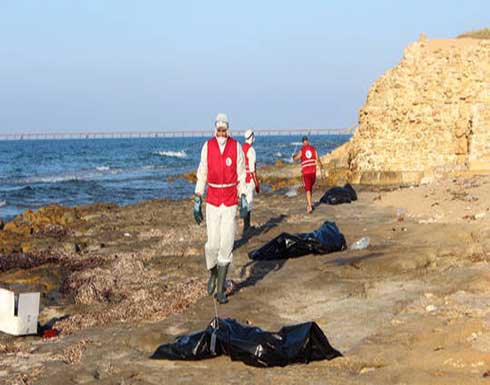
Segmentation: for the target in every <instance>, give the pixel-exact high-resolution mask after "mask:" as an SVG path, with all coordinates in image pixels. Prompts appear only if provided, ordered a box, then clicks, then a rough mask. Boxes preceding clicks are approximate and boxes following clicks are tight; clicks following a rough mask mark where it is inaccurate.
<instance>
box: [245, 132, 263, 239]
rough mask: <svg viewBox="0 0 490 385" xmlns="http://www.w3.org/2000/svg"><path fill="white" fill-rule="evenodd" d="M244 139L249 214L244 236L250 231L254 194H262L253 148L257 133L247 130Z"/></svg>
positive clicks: (246, 219)
mask: <svg viewBox="0 0 490 385" xmlns="http://www.w3.org/2000/svg"><path fill="white" fill-rule="evenodd" d="M244 137H245V143H243V144H242V150H243V154H244V155H245V171H246V172H247V177H246V179H245V182H246V184H247V187H246V190H245V195H246V197H247V203H248V213H247V215H246V216H245V218H243V234H245V233H246V232H247V230H248V229H250V221H251V214H252V209H253V199H254V193H257V194H258V193H259V192H260V182H259V179H258V177H257V171H256V163H257V155H256V153H255V149H254V148H253V144H254V142H255V133H254V132H253V130H247V131H245V135H244Z"/></svg>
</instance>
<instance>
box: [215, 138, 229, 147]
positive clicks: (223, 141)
mask: <svg viewBox="0 0 490 385" xmlns="http://www.w3.org/2000/svg"><path fill="white" fill-rule="evenodd" d="M216 139H217V140H218V144H219V145H221V146H222V145H224V144H225V143H226V139H228V138H226V137H224V136H218V137H216Z"/></svg>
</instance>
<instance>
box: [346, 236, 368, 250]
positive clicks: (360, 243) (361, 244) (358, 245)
mask: <svg viewBox="0 0 490 385" xmlns="http://www.w3.org/2000/svg"><path fill="white" fill-rule="evenodd" d="M368 246H369V237H362V238H361V239H358V240H357V241H355V242H354V243H353V244H352V245H351V246H350V248H351V250H362V249H365V248H366V247H368Z"/></svg>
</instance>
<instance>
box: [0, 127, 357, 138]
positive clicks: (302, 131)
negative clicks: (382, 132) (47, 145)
mask: <svg viewBox="0 0 490 385" xmlns="http://www.w3.org/2000/svg"><path fill="white" fill-rule="evenodd" d="M356 128H357V125H354V126H352V127H350V128H297V129H263V130H262V129H257V130H254V131H255V133H256V135H280V136H282V135H284V136H292V135H349V134H352V133H353V132H354V131H355V129H356ZM231 133H232V135H234V136H240V135H243V134H244V133H245V130H233V129H232V130H231ZM210 134H211V129H207V130H181V131H107V132H39V133H37V132H32V133H18V134H15V133H12V134H2V133H0V140H43V139H113V138H184V137H207V136H209V135H210Z"/></svg>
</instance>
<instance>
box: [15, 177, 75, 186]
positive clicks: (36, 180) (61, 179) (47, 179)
mask: <svg viewBox="0 0 490 385" xmlns="http://www.w3.org/2000/svg"><path fill="white" fill-rule="evenodd" d="M77 179H79V178H78V177H77V176H76V175H57V176H39V177H36V176H34V177H28V178H23V179H19V180H17V181H16V182H17V183H24V184H34V183H58V182H67V181H71V180H77Z"/></svg>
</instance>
